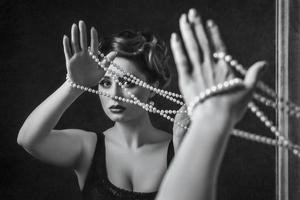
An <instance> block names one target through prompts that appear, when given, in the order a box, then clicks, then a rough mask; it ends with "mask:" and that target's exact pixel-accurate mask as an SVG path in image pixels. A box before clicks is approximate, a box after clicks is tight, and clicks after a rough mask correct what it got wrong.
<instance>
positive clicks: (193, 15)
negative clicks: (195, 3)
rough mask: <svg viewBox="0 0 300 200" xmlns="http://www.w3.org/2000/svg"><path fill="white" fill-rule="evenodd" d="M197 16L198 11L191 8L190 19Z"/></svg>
mask: <svg viewBox="0 0 300 200" xmlns="http://www.w3.org/2000/svg"><path fill="white" fill-rule="evenodd" d="M196 15H197V10H196V9H195V8H191V9H190V10H189V16H190V17H195V16H196Z"/></svg>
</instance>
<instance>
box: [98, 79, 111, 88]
mask: <svg viewBox="0 0 300 200" xmlns="http://www.w3.org/2000/svg"><path fill="white" fill-rule="evenodd" d="M99 85H101V86H102V87H104V88H109V87H110V86H111V81H110V80H108V79H101V80H100V82H99Z"/></svg>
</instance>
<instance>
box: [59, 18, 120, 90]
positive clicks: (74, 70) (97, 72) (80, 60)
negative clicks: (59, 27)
mask: <svg viewBox="0 0 300 200" xmlns="http://www.w3.org/2000/svg"><path fill="white" fill-rule="evenodd" d="M90 32H91V43H90V47H91V51H92V52H93V54H94V55H97V51H98V33H97V30H96V29H95V28H94V27H92V28H91V31H90ZM63 47H64V54H65V59H66V68H67V73H68V75H69V77H70V78H71V80H72V81H73V82H75V83H77V84H79V85H82V86H88V87H91V86H95V85H97V83H98V82H99V80H100V79H101V77H102V76H103V75H104V70H103V69H99V67H98V65H97V63H96V62H95V61H94V60H93V59H92V58H91V56H90V55H89V52H88V41H87V31H86V25H85V23H84V22H83V21H79V24H78V26H77V24H73V25H72V28H71V44H70V40H69V38H68V37H67V36H64V38H63ZM115 56H116V53H115V52H111V53H109V54H108V55H107V57H108V58H109V60H113V59H114V58H115Z"/></svg>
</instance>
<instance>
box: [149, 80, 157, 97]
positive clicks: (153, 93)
mask: <svg viewBox="0 0 300 200" xmlns="http://www.w3.org/2000/svg"><path fill="white" fill-rule="evenodd" d="M151 85H152V87H155V88H157V87H158V86H159V82H158V81H155V82H154V83H152V84H151ZM155 94H156V93H155V92H153V91H151V92H150V95H149V99H151V98H153V97H154V96H155Z"/></svg>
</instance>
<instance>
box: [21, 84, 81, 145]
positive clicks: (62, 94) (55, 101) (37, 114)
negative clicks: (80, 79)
mask: <svg viewBox="0 0 300 200" xmlns="http://www.w3.org/2000/svg"><path fill="white" fill-rule="evenodd" d="M81 94H82V91H80V90H78V89H74V88H72V87H70V86H69V85H68V83H66V82H65V83H64V84H62V86H61V87H59V88H58V89H57V90H56V91H55V92H54V93H53V94H52V95H51V96H49V97H48V98H47V99H46V100H45V101H43V102H42V103H41V104H40V105H39V106H38V107H37V108H36V109H35V110H34V111H33V112H32V113H31V114H30V115H29V116H28V118H27V119H26V121H25V122H24V124H23V126H22V127H21V129H20V131H19V134H18V139H17V142H18V143H19V144H21V145H28V146H30V145H34V143H35V142H36V141H38V140H39V139H42V138H44V137H45V136H47V135H48V134H49V133H50V132H51V130H52V129H53V128H54V127H55V126H56V124H57V122H58V121H59V119H60V118H61V116H62V114H63V113H64V112H65V110H66V109H67V108H68V107H69V106H70V105H71V104H72V103H73V102H74V101H75V100H76V99H77V98H78V97H79V96H80V95H81Z"/></svg>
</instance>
